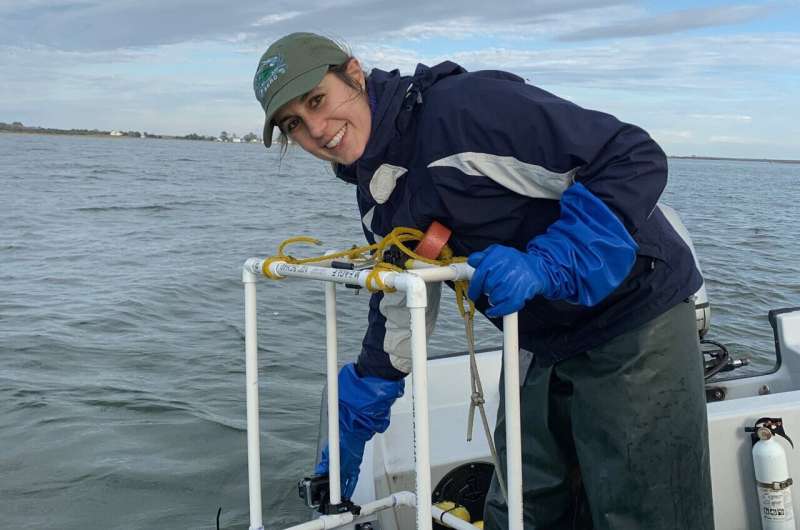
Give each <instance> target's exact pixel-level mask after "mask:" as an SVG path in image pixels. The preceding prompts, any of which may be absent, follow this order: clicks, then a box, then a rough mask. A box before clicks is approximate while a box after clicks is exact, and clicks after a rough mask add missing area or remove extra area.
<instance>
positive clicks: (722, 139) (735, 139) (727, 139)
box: [708, 135, 767, 145]
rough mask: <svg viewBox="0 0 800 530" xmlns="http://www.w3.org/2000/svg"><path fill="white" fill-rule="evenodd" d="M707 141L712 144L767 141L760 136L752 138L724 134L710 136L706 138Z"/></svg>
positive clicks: (760, 142)
mask: <svg viewBox="0 0 800 530" xmlns="http://www.w3.org/2000/svg"><path fill="white" fill-rule="evenodd" d="M708 141H709V142H711V143H712V144H735V145H755V144H765V143H767V141H766V140H764V139H762V138H752V137H744V136H726V135H715V136H711V137H710V138H709V139H708Z"/></svg>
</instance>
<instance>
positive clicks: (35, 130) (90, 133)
mask: <svg viewBox="0 0 800 530" xmlns="http://www.w3.org/2000/svg"><path fill="white" fill-rule="evenodd" d="M0 133H12V134H40V135H48V136H49V135H53V136H85V137H90V138H139V139H148V140H151V139H152V140H195V141H198V140H199V141H205V142H231V143H261V139H260V138H258V137H257V136H256V135H255V134H253V133H248V134H246V135H244V136H243V137H241V138H239V137H238V136H237V135H236V134H233V135H228V133H227V132H225V131H223V132H222V133H221V135H220V136H219V137H216V136H205V135H202V134H197V133H191V134H186V135H183V136H179V135H170V134H153V133H148V132H139V131H102V130H99V129H54V128H49V127H31V126H27V125H24V124H22V123H20V122H13V123H4V122H0Z"/></svg>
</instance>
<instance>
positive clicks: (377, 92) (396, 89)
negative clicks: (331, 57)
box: [336, 61, 466, 187]
mask: <svg viewBox="0 0 800 530" xmlns="http://www.w3.org/2000/svg"><path fill="white" fill-rule="evenodd" d="M463 72H466V70H464V69H463V68H462V67H460V66H459V65H457V64H455V63H452V62H450V61H446V62H443V63H441V64H439V65H436V66H434V67H432V68H431V67H428V66H425V65H424V64H419V65H417V69H416V71H415V72H414V75H413V76H401V75H400V72H399V71H398V70H392V71H391V72H385V71H383V70H379V69H377V68H376V69H374V70H372V72H371V73H370V76H369V78H368V79H367V92H368V93H369V94H370V99H371V100H372V101H374V102H375V104H374V106H373V105H370V108H371V110H372V127H371V132H370V137H369V140H368V142H367V146H366V148H365V149H364V154H363V155H362V156H361V158H359V159H358V160H357V161H356V162H355V163H353V164H351V165H350V166H342V165H337V166H336V176H337V177H339V178H341V179H342V180H344V181H345V182H349V183H351V184H362V185H365V186H366V187H369V181H370V179H371V178H372V174H373V173H374V172H375V170H376V169H377V168H378V166H380V165H381V164H382V163H384V162H386V155H387V150H388V148H389V146H390V144H391V143H392V141H393V140H394V139H396V138H397V137H399V136H401V135H402V134H403V133H404V132H405V130H406V129H407V128H408V125H409V123H410V122H411V115H412V113H413V111H414V109H415V108H416V107H417V106H418V105H419V104H421V103H422V94H423V93H424V92H425V90H427V89H428V88H429V87H430V86H431V85H433V84H434V83H436V82H437V81H438V80H440V79H441V78H443V77H447V76H450V75H455V74H460V73H463Z"/></svg>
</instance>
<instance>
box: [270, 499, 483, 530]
mask: <svg viewBox="0 0 800 530" xmlns="http://www.w3.org/2000/svg"><path fill="white" fill-rule="evenodd" d="M395 506H408V507H410V508H414V507H416V506H417V501H416V496H415V495H414V494H413V493H411V492H410V491H399V492H397V493H393V494H392V495H389V496H388V497H385V498H383V499H379V500H377V501H374V502H370V503H368V504H365V505H363V506H361V512H360V514H359V515H358V516H357V517H356V516H354V515H353V514H352V513H350V512H348V513H341V514H336V515H323V516H322V517H320V518H319V519H315V520H313V521H309V522H307V523H303V524H299V525H295V526H292V527H291V528H287V529H286V530H328V529H330V528H338V527H340V526H344V525H346V524H349V523H352V522H354V521H359V520H362V519H365V518H366V517H368V516H370V515H373V514H375V513H378V512H380V511H382V510H386V509H388V508H394V507H395ZM431 512H432V516H433V517H435V518H436V520H437V521H441V522H443V523H445V524H446V525H447V526H449V527H450V528H455V529H456V530H475V529H476V527H475V526H473V525H472V524H470V523H468V522H467V521H463V520H461V519H459V518H458V517H456V516H454V515H453V514H451V513H448V512H446V511H444V510H442V509H441V508H437V507H436V506H432V507H431Z"/></svg>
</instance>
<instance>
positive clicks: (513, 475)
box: [242, 258, 523, 530]
mask: <svg viewBox="0 0 800 530" xmlns="http://www.w3.org/2000/svg"><path fill="white" fill-rule="evenodd" d="M372 272H373V271H372V270H371V269H362V270H348V269H341V268H334V267H328V266H316V265H307V264H303V265H297V264H291V263H286V262H285V261H279V260H263V259H260V258H250V259H248V260H247V261H246V262H245V264H244V267H243V270H242V281H243V283H244V291H245V356H246V364H245V371H246V375H245V377H246V385H247V458H248V484H249V496H250V530H261V529H263V527H264V526H263V519H262V511H261V453H260V431H259V398H258V343H257V311H256V283H257V280H258V279H259V278H261V277H265V276H269V277H272V278H280V279H283V278H295V279H305V280H317V281H322V282H324V283H325V321H326V326H325V330H326V366H327V392H328V399H327V404H328V405H327V407H328V409H327V412H328V451H329V453H328V454H329V464H330V466H329V487H330V490H329V495H330V504H331V505H334V506H335V505H339V504H341V503H342V497H341V484H340V478H339V469H340V468H339V464H340V462H339V407H338V403H339V388H338V380H337V373H338V364H337V357H338V353H337V337H336V284H347V285H357V286H360V287H367V286H368V285H369V286H371V287H373V286H374V283H375V282H373V279H372V277H371V276H370V275H371V274H372ZM472 272H473V269H472V267H470V266H469V265H467V264H466V263H453V264H450V265H447V266H441V267H437V266H429V265H428V266H424V267H422V268H418V269H413V270H409V271H404V272H395V271H380V272H377V274H378V275H379V277H380V280H381V282H382V284H383V285H384V286H386V287H388V288H392V289H396V290H398V291H403V292H404V293H405V294H406V306H407V307H408V309H409V312H410V314H411V355H412V371H411V374H412V400H413V410H414V414H413V431H414V432H413V436H414V460H415V476H416V480H415V491H414V492H413V493H412V492H407V491H403V492H398V493H394V494H392V495H389V496H388V497H385V498H382V499H378V500H375V501H374V502H370V503H367V504H364V505H362V506H361V507H360V511H359V513H358V515H356V514H354V513H352V512H349V511H348V512H345V513H337V514H332V515H322V516H320V517H319V518H318V519H315V520H313V521H309V522H307V523H302V524H300V525H296V526H293V527H291V530H300V529H302V530H315V529H327V528H338V527H341V526H344V525H347V524H350V523H352V522H354V521H355V522H357V521H358V520H360V519H363V518H364V517H366V516H368V515H370V514H374V513H376V512H378V511H380V510H384V509H388V508H392V507H394V506H399V505H404V506H412V507H415V508H416V520H417V529H419V530H431V529H432V517H436V518H437V520H440V521H442V522H443V523H445V524H447V525H448V526H450V527H452V528H457V529H463V530H469V529H475V528H477V527H475V526H473V525H472V524H471V523H469V522H466V521H463V520H461V519H458V518H457V517H455V516H453V515H452V514H450V513H447V512H444V511H442V510H441V509H439V508H438V507H436V506H433V505H432V504H431V470H430V467H431V462H430V421H429V408H428V363H427V359H428V353H427V338H426V333H425V308H426V306H427V292H426V288H425V283H426V282H443V281H458V280H469V279H470V278H471V276H472ZM503 330H504V331H503V374H504V375H503V377H504V379H503V381H504V392H505V394H504V398H505V410H506V422H505V427H506V432H505V436H506V451H507V455H508V458H507V465H506V480H507V494H508V498H507V501H508V521H509V526H508V528H509V530H522V529H523V526H522V457H521V454H522V440H521V429H520V396H519V389H520V385H519V378H520V374H519V339H518V326H517V314H516V313H513V314H511V315H506V316H504V317H503Z"/></svg>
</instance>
